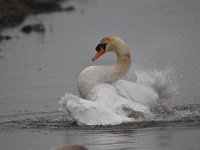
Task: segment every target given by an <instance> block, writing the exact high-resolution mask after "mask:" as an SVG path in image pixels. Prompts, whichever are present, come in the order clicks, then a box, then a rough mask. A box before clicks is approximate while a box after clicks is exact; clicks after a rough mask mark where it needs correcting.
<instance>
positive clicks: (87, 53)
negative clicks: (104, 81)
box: [0, 0, 200, 150]
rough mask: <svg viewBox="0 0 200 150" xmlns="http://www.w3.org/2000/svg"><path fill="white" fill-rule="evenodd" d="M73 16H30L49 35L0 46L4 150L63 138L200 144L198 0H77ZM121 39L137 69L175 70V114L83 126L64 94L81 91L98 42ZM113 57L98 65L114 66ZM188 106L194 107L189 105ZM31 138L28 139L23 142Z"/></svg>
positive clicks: (129, 145) (122, 144)
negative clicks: (64, 106)
mask: <svg viewBox="0 0 200 150" xmlns="http://www.w3.org/2000/svg"><path fill="white" fill-rule="evenodd" d="M69 4H70V5H71V4H72V5H74V6H75V7H76V11H74V12H71V13H66V12H65V13H64V12H63V13H60V12H59V13H52V14H43V15H37V16H30V17H29V18H28V19H27V20H26V21H25V22H24V24H28V23H30V22H31V23H32V22H33V23H38V22H39V23H43V24H44V25H45V27H46V32H45V33H44V34H36V33H32V34H30V35H26V34H23V33H21V32H20V31H19V30H20V28H21V27H22V25H21V26H19V27H16V28H13V29H8V30H6V31H4V33H5V34H9V35H11V36H13V37H14V38H13V39H12V40H10V41H9V42H3V43H1V45H0V49H1V51H0V56H1V59H0V70H1V71H0V77H1V79H0V139H1V140H0V148H1V149H7V150H10V149H15V150H21V149H24V150H28V149H33V150H44V149H49V148H50V147H52V146H55V145H57V144H60V143H77V144H83V145H85V146H86V147H88V148H89V149H97V150H98V149H110V150H111V149H119V150H121V149H127V150H128V149H148V150H149V149H154V150H160V149H181V150H187V149H193V150H196V149H199V146H200V145H199V140H198V139H199V132H200V128H199V127H200V126H199V121H200V120H199V114H200V113H199V112H200V111H199V110H200V108H199V97H200V93H199V89H200V84H199V81H200V76H199V74H200V67H199V66H200V59H199V58H200V52H199V49H200V44H199V39H200V34H199V33H200V17H199V14H200V9H199V1H198V0H191V1H186V0H182V1H180V0H174V1H171V0H148V1H147V0H134V1H131V0H129V1H128V0H125V1H118V0H117V1H116V0H115V1H114V0H109V1H106V0H95V1H92V0H91V1H90V0H87V1H86V0H85V1H80V0H74V1H69V2H68V3H66V5H69ZM109 34H114V35H117V36H119V37H121V38H122V39H123V40H124V41H126V43H127V44H128V46H129V48H130V49H131V54H132V56H133V59H134V64H133V65H134V69H135V70H137V71H140V70H145V71H146V70H152V69H157V70H164V69H166V68H170V69H173V70H175V73H176V75H177V79H176V80H177V84H178V86H179V90H178V92H179V94H178V95H177V96H176V97H175V98H174V99H172V100H170V101H168V102H167V105H170V107H172V108H173V109H175V110H176V112H177V113H176V114H175V115H170V114H169V115H163V114H162V115H161V116H160V115H159V117H161V119H160V118H159V117H158V118H157V119H155V120H153V121H147V122H137V123H132V124H123V125H120V126H96V127H94V126H92V127H87V126H83V127H80V126H77V124H76V123H74V122H73V118H71V117H70V116H68V115H66V114H65V113H62V112H59V111H58V108H59V106H58V103H57V102H58V100H59V99H60V97H61V96H63V95H64V93H65V92H73V93H77V89H76V82H77V78H78V75H79V73H80V71H81V70H82V69H84V68H85V67H87V66H90V65H93V63H92V62H91V56H93V55H94V53H95V52H94V48H95V46H96V44H97V41H98V40H99V39H100V38H101V37H102V36H105V35H109ZM114 60H115V57H114V56H113V55H112V54H108V55H107V56H106V55H105V56H103V57H102V58H101V59H99V60H98V61H97V62H95V65H102V64H104V65H108V64H111V63H112V62H113V61H114ZM188 104H190V105H188ZM24 141H25V142H24Z"/></svg>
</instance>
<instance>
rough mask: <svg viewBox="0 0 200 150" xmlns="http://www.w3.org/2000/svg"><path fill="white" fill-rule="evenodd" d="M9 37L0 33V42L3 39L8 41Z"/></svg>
mask: <svg viewBox="0 0 200 150" xmlns="http://www.w3.org/2000/svg"><path fill="white" fill-rule="evenodd" d="M10 39H11V37H10V36H9V35H0V42H1V41H3V40H6V41H8V40H10Z"/></svg>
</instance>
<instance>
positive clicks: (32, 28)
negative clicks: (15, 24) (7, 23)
mask: <svg viewBox="0 0 200 150" xmlns="http://www.w3.org/2000/svg"><path fill="white" fill-rule="evenodd" d="M21 31H22V32H24V33H31V32H40V33H43V32H45V28H44V25H42V24H33V25H25V26H23V27H22V28H21Z"/></svg>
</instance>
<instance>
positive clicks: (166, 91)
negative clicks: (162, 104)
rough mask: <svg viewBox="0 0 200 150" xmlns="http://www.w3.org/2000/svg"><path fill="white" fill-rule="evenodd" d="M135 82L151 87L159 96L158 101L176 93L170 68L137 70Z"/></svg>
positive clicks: (173, 74) (173, 76) (172, 72)
mask: <svg viewBox="0 0 200 150" xmlns="http://www.w3.org/2000/svg"><path fill="white" fill-rule="evenodd" d="M136 75H137V83H138V84H143V85H146V86H150V87H152V88H153V89H154V90H155V91H156V93H157V94H158V96H159V101H162V100H163V99H170V98H172V97H173V96H174V95H175V94H176V93H177V85H176V83H175V73H174V71H171V70H165V71H156V70H154V71H152V72H143V71H141V72H137V73H136Z"/></svg>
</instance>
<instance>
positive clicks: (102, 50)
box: [92, 47, 106, 61]
mask: <svg viewBox="0 0 200 150" xmlns="http://www.w3.org/2000/svg"><path fill="white" fill-rule="evenodd" d="M105 52H106V51H105V49H103V48H102V47H101V48H100V49H99V50H98V51H97V53H96V54H95V56H94V57H93V58H92V61H95V60H96V59H97V58H99V57H100V56H101V55H103V54H104V53H105Z"/></svg>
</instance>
